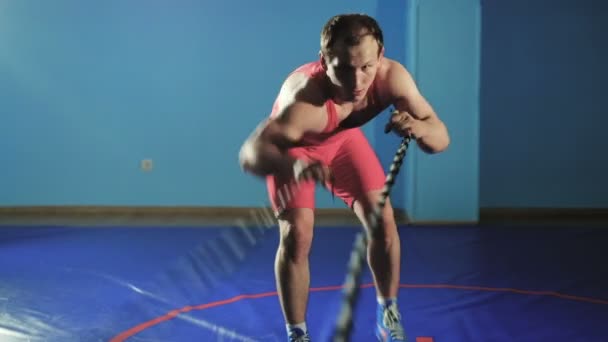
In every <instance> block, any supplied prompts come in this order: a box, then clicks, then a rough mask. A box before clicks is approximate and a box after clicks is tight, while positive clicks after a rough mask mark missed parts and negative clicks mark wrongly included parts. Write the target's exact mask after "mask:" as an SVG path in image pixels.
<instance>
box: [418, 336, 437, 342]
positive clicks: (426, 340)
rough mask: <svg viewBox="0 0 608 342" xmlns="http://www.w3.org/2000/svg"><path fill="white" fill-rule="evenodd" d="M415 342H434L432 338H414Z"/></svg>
mask: <svg viewBox="0 0 608 342" xmlns="http://www.w3.org/2000/svg"><path fill="white" fill-rule="evenodd" d="M416 342H435V340H433V338H432V337H416Z"/></svg>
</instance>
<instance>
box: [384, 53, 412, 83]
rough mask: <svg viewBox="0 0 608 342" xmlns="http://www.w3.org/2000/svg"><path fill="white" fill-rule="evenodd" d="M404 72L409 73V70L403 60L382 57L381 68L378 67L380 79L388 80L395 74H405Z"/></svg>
mask: <svg viewBox="0 0 608 342" xmlns="http://www.w3.org/2000/svg"><path fill="white" fill-rule="evenodd" d="M403 73H407V74H409V71H408V69H407V68H406V67H405V65H403V64H402V63H401V62H399V61H397V60H395V59H392V58H388V57H384V58H383V59H382V64H381V65H380V68H379V69H378V74H377V76H379V77H378V78H379V80H381V81H387V80H388V79H389V78H390V77H391V76H395V74H403Z"/></svg>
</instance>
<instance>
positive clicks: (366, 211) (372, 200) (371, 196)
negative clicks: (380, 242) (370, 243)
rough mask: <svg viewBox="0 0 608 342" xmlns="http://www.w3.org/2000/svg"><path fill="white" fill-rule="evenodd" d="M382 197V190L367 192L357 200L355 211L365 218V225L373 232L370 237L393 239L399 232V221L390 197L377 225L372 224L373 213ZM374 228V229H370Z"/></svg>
mask: <svg viewBox="0 0 608 342" xmlns="http://www.w3.org/2000/svg"><path fill="white" fill-rule="evenodd" d="M380 198H381V190H377V191H371V192H368V193H366V194H365V195H364V196H361V197H360V198H358V199H357V200H356V202H355V204H354V206H355V212H356V213H357V215H358V216H359V217H360V218H362V219H364V220H365V226H366V227H367V228H368V232H370V233H371V234H370V238H372V239H384V240H392V239H393V238H394V237H395V236H396V234H397V223H396V221H395V214H394V210H393V206H392V204H391V201H390V198H387V199H386V203H385V205H384V208H383V209H382V212H381V215H380V217H378V219H379V220H377V226H376V227H371V226H370V224H371V222H370V219H371V215H372V214H373V213H374V211H375V210H376V207H377V206H378V203H379V201H380ZM372 229H373V231H370V230H372Z"/></svg>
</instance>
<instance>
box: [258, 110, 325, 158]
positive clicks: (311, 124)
mask: <svg viewBox="0 0 608 342" xmlns="http://www.w3.org/2000/svg"><path fill="white" fill-rule="evenodd" d="M323 125H324V122H323V116H322V113H321V112H320V110H319V108H317V107H315V106H313V105H309V104H299V103H294V104H290V105H288V106H286V107H285V108H284V109H281V112H280V113H279V114H278V115H277V116H276V117H274V118H272V119H270V120H269V121H268V123H267V126H266V128H265V135H266V137H267V138H269V139H271V140H272V141H273V142H274V143H276V144H277V145H280V146H282V147H288V146H290V145H293V144H296V143H297V142H299V141H300V140H301V139H302V137H303V136H304V134H306V133H309V132H319V131H320V130H319V128H320V127H323Z"/></svg>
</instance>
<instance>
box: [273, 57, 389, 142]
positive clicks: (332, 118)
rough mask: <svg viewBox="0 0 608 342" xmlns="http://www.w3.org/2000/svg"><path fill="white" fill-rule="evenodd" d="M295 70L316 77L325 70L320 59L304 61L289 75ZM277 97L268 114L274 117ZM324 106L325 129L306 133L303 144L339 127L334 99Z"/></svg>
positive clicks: (374, 102)
mask: <svg viewBox="0 0 608 342" xmlns="http://www.w3.org/2000/svg"><path fill="white" fill-rule="evenodd" d="M297 72H301V73H304V74H306V75H307V76H309V77H316V76H318V75H320V74H323V73H325V70H324V69H323V65H322V64H321V61H314V62H310V63H306V64H304V65H301V66H299V67H298V68H296V69H295V70H294V71H292V72H291V73H290V75H292V74H294V73H297ZM375 88H376V87H375V84H372V89H371V91H372V97H371V102H370V104H371V105H375V104H376V103H378V99H377V94H376V89H375ZM278 107H279V104H278V97H277V99H276V100H275V102H274V104H273V106H272V112H271V114H270V117H274V116H275V115H277V114H278V113H277V112H278ZM325 108H326V109H327V125H325V129H323V132H322V133H319V134H306V135H305V136H304V137H303V139H302V140H303V143H305V144H318V143H320V142H321V141H324V140H326V139H327V138H328V137H329V136H331V135H332V133H334V132H335V131H336V130H338V129H339V122H338V112H337V110H336V104H335V103H334V101H332V99H327V100H326V101H325Z"/></svg>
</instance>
